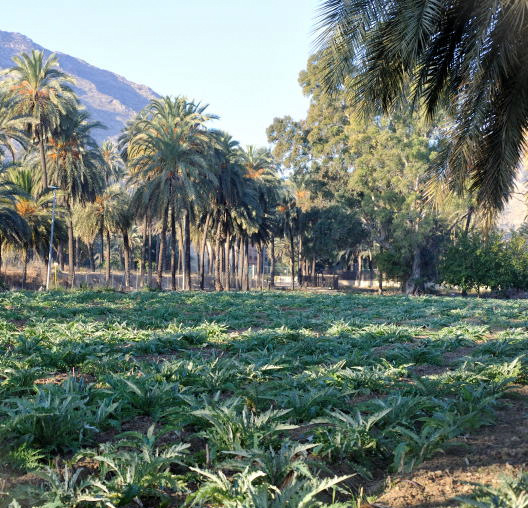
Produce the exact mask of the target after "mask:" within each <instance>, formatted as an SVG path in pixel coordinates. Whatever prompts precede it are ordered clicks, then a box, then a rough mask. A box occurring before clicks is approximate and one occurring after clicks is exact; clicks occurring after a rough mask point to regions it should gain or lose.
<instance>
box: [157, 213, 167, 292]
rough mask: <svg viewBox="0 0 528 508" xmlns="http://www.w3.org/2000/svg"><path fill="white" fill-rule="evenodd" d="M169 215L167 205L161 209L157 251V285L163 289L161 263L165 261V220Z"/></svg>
mask: <svg viewBox="0 0 528 508" xmlns="http://www.w3.org/2000/svg"><path fill="white" fill-rule="evenodd" d="M168 215H169V205H167V206H166V207H165V208H164V209H163V217H162V218H161V234H160V242H159V251H158V287H159V289H163V265H164V261H165V258H164V256H165V249H166V248H167V220H168Z"/></svg>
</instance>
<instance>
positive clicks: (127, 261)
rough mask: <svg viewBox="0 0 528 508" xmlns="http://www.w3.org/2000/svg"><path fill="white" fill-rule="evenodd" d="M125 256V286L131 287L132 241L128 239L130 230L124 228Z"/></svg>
mask: <svg viewBox="0 0 528 508" xmlns="http://www.w3.org/2000/svg"><path fill="white" fill-rule="evenodd" d="M123 257H124V261H125V288H126V289H128V288H129V287H130V242H129V240H128V231H127V230H126V229H125V230H123Z"/></svg>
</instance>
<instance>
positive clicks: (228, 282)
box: [224, 233, 231, 291]
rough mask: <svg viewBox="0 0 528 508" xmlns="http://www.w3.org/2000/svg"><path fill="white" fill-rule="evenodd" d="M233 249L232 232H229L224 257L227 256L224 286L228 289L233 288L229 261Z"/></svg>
mask: <svg viewBox="0 0 528 508" xmlns="http://www.w3.org/2000/svg"><path fill="white" fill-rule="evenodd" d="M230 251H231V234H230V233H227V235H226V241H225V245H224V257H225V283H224V287H225V289H227V291H230V290H231V264H230V262H229V252H230Z"/></svg>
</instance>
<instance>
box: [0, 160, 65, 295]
mask: <svg viewBox="0 0 528 508" xmlns="http://www.w3.org/2000/svg"><path fill="white" fill-rule="evenodd" d="M5 178H6V179H7V181H9V182H11V183H12V184H13V185H14V186H15V187H16V189H17V190H18V194H17V196H16V203H15V209H16V211H17V213H18V215H19V216H20V217H22V219H24V221H25V223H26V224H27V229H28V234H27V235H26V237H25V238H24V239H23V241H22V242H21V245H20V247H21V249H22V263H23V270H22V287H24V286H25V285H26V281H27V266H28V262H29V259H30V252H33V253H34V254H35V255H37V256H38V257H39V258H40V259H41V260H44V261H46V262H47V257H46V254H47V253H48V249H49V242H50V234H51V214H50V212H49V204H50V203H51V200H52V195H51V194H50V193H49V192H39V190H38V187H39V186H38V185H37V182H36V178H35V174H34V173H33V172H32V171H31V170H30V169H29V168H27V167H24V166H13V167H11V168H9V170H8V171H7V172H6V176H5ZM64 233H65V229H64V224H63V221H62V220H61V217H60V216H58V217H57V218H56V219H55V233H54V243H55V244H58V243H59V242H60V241H62V240H64V237H65V234H64Z"/></svg>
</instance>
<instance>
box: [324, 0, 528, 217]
mask: <svg viewBox="0 0 528 508" xmlns="http://www.w3.org/2000/svg"><path fill="white" fill-rule="evenodd" d="M320 14H321V18H320V25H319V30H320V33H319V39H318V42H319V44H320V46H321V48H322V50H323V51H322V55H323V56H322V61H323V67H324V69H325V70H324V73H323V81H324V83H325V85H326V88H327V89H334V88H335V87H341V86H342V85H343V84H344V83H345V81H346V80H347V79H348V78H351V79H350V80H349V81H348V82H347V85H346V86H347V87H348V86H350V87H351V89H352V91H353V94H354V96H355V98H356V100H357V101H358V102H359V103H360V104H361V105H362V106H363V108H364V110H365V111H366V112H368V113H372V112H374V113H376V114H378V113H381V112H387V111H390V110H391V109H392V108H393V107H394V106H395V105H397V104H398V102H399V101H400V99H401V98H402V97H403V96H406V97H408V96H409V95H411V97H412V100H413V102H414V103H416V104H418V103H421V105H423V107H424V109H425V112H426V113H427V114H428V115H429V117H433V116H434V115H435V114H436V113H437V112H438V111H439V110H440V109H443V108H447V110H448V111H449V113H450V114H451V115H452V117H453V118H454V122H453V128H452V133H451V137H452V142H451V143H450V144H449V146H448V148H447V149H446V150H445V152H444V153H443V156H442V157H441V160H440V161H439V163H438V165H437V167H436V170H437V173H438V176H439V177H441V178H442V179H444V180H445V181H446V182H448V183H449V184H450V186H451V187H452V188H455V189H457V190H461V189H463V188H468V187H469V188H470V190H472V191H474V192H475V194H476V197H477V200H478V203H479V205H481V206H482V207H484V208H485V209H486V210H488V211H493V210H500V209H502V208H503V207H504V205H505V203H506V202H507V200H508V198H509V197H510V195H511V193H512V191H513V190H514V184H515V177H516V173H517V169H518V167H519V164H520V162H521V157H522V154H523V151H524V150H525V148H526V137H525V136H526V132H527V128H528V53H527V52H526V48H527V47H528V3H527V2H526V1H524V0H449V1H447V0H324V1H323V2H322V6H321V12H320Z"/></svg>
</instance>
